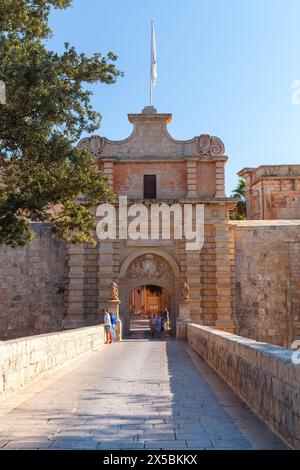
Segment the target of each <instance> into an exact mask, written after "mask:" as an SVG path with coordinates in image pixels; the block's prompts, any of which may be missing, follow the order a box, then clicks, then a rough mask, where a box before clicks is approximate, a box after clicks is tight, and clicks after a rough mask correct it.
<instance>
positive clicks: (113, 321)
mask: <svg viewBox="0 0 300 470" xmlns="http://www.w3.org/2000/svg"><path fill="white" fill-rule="evenodd" d="M109 315H110V322H111V334H112V340H113V341H116V326H117V317H116V315H115V314H114V313H110V314H109Z"/></svg>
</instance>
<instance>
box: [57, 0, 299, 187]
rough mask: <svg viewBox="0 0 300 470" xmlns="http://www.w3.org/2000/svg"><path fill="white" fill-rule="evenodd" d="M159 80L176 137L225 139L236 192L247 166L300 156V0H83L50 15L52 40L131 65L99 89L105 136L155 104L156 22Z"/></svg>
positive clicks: (122, 132) (161, 104) (118, 132)
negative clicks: (297, 96) (298, 83)
mask: <svg viewBox="0 0 300 470" xmlns="http://www.w3.org/2000/svg"><path fill="white" fill-rule="evenodd" d="M151 19H153V20H154V23H155V30H156V41H157V57H158V80H157V85H156V87H155V89H154V94H153V104H154V105H155V106H156V107H157V109H158V111H159V112H171V113H172V114H173V121H172V123H171V124H170V125H169V131H170V133H171V135H173V137H175V138H177V139H190V138H192V137H194V136H195V135H200V134H203V133H209V134H212V135H216V136H218V137H220V138H221V139H222V140H223V141H224V143H225V147H226V152H227V155H228V156H229V161H228V163H227V166H226V187H227V193H228V194H230V192H231V190H232V189H233V187H234V186H235V185H236V183H237V176H236V173H237V171H238V170H240V169H241V168H243V167H245V166H258V165H262V164H287V163H291V164H292V163H300V104H299V105H295V104H293V103H292V92H293V91H292V83H293V81H294V80H300V1H299V0H185V1H182V0H181V1H179V0H110V1H102V0H74V1H73V7H72V8H68V9H67V10H64V11H60V10H58V11H54V12H53V13H52V14H51V21H50V24H51V27H52V29H53V31H54V35H53V37H52V38H51V40H50V41H49V43H48V46H49V48H52V49H54V50H58V51H61V50H62V49H63V44H64V42H66V41H68V42H70V44H71V45H73V46H75V47H76V48H77V49H78V51H83V52H85V53H87V54H92V53H93V52H96V51H99V52H101V53H107V52H108V51H110V50H112V51H113V52H114V53H116V54H117V55H118V56H119V60H118V66H119V68H120V69H121V70H123V71H124V73H125V76H124V78H120V79H119V80H118V83H117V84H115V85H109V86H107V85H102V84H100V85H96V86H94V87H92V89H93V91H94V96H93V99H92V102H93V106H94V108H95V109H96V110H97V111H100V112H101V113H102V115H103V121H102V126H101V129H100V130H99V132H98V133H99V134H101V135H103V136H106V137H108V138H110V139H117V140H118V139H122V138H125V137H127V136H128V135H129V134H130V132H131V125H130V124H129V122H128V121H127V113H130V112H140V111H141V109H142V108H143V107H144V106H145V105H146V104H148V103H149V68H150V60H149V59H150V20H151Z"/></svg>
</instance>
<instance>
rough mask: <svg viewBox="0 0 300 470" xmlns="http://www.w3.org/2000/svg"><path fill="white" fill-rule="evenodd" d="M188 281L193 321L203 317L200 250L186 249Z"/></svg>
mask: <svg viewBox="0 0 300 470" xmlns="http://www.w3.org/2000/svg"><path fill="white" fill-rule="evenodd" d="M185 262H186V282H187V283H188V284H189V286H190V317H191V319H192V321H195V322H197V323H198V322H199V321H200V319H201V303H200V285H201V268H200V264H201V260H200V251H186V261H185Z"/></svg>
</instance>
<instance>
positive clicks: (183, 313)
mask: <svg viewBox="0 0 300 470" xmlns="http://www.w3.org/2000/svg"><path fill="white" fill-rule="evenodd" d="M190 303H191V302H190V300H180V302H179V317H178V320H177V322H176V339H186V338H187V325H188V323H189V322H191V318H190Z"/></svg>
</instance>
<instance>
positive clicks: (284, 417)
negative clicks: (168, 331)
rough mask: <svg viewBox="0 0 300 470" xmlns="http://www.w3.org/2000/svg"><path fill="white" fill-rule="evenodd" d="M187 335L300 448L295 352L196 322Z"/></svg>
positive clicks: (299, 377)
mask: <svg viewBox="0 0 300 470" xmlns="http://www.w3.org/2000/svg"><path fill="white" fill-rule="evenodd" d="M187 335H188V342H189V344H190V345H191V347H192V348H193V349H194V350H195V351H197V352H198V353H199V355H200V356H201V357H202V358H203V359H204V360H205V361H206V362H207V363H208V364H209V365H210V366H211V367H212V368H213V369H214V370H215V371H216V372H217V374H218V375H220V376H221V377H222V378H223V379H224V380H225V382H227V384H228V385H229V386H230V387H231V388H232V389H233V390H234V391H235V392H236V393H237V394H238V395H239V396H240V398H241V399H242V400H243V401H244V402H246V403H247V405H248V406H249V407H250V408H251V409H252V410H253V411H254V412H255V413H256V414H257V415H258V416H259V417H260V418H262V419H263V420H264V421H265V422H266V423H267V424H268V425H269V426H270V427H271V429H272V430H273V431H274V432H275V433H277V434H278V435H280V436H281V437H282V438H283V439H284V440H285V441H286V442H288V443H289V444H290V445H291V446H292V447H294V448H295V449H300V364H299V361H295V360H294V358H295V352H294V351H292V350H289V349H284V348H281V347H279V346H278V347H277V346H274V345H270V344H267V343H259V342H256V341H254V340H251V339H247V338H243V337H240V336H236V335H233V334H230V333H226V332H223V331H220V330H217V329H215V328H211V327H206V326H201V325H197V324H193V323H191V324H189V325H188V333H187ZM297 362H298V364H297Z"/></svg>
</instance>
